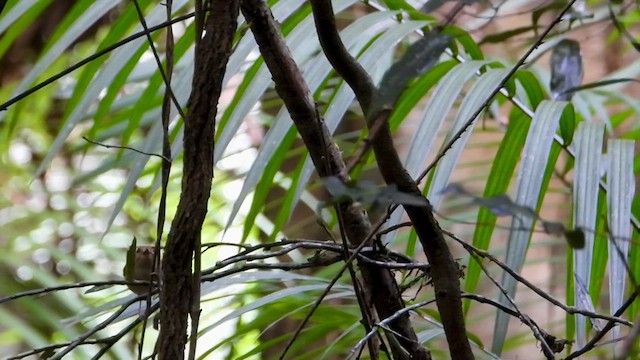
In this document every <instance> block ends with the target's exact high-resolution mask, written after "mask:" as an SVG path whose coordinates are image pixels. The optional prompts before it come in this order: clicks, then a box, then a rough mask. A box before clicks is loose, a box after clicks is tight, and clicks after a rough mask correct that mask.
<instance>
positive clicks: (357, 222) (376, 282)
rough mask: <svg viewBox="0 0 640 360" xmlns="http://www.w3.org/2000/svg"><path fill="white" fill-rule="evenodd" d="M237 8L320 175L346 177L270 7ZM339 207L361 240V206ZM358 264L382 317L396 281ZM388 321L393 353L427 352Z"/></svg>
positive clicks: (351, 235)
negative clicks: (395, 337) (396, 337)
mask: <svg viewBox="0 0 640 360" xmlns="http://www.w3.org/2000/svg"><path fill="white" fill-rule="evenodd" d="M242 12H243V14H244V16H245V17H246V18H247V21H248V22H249V23H250V24H251V30H252V32H253V34H254V37H255V38H256V42H257V43H258V46H259V47H260V52H261V53H262V56H263V58H264V60H265V63H266V64H267V67H268V68H269V70H270V71H271V75H272V77H273V80H274V82H275V86H276V91H277V92H278V94H279V95H280V97H281V98H282V99H283V101H284V103H285V106H286V107H287V109H288V110H289V113H290V115H291V118H292V119H293V121H294V123H295V126H296V128H297V129H298V132H299V133H300V135H301V137H302V139H303V141H304V142H305V145H306V147H307V149H308V150H309V154H310V155H311V159H312V160H313V163H314V165H315V167H316V169H317V171H318V173H319V174H320V176H321V177H326V176H337V177H338V178H340V179H341V180H343V181H348V177H347V175H346V171H345V164H344V161H343V159H342V157H341V154H340V150H339V149H338V147H337V145H336V144H335V142H334V141H333V139H332V138H331V134H330V133H329V130H328V129H327V127H326V125H325V123H324V120H323V119H322V118H321V116H320V114H319V112H318V110H317V108H316V104H315V102H314V100H313V96H312V94H311V91H310V90H309V88H308V86H307V84H306V82H305V81H304V78H303V77H302V74H301V72H300V69H299V68H298V66H297V65H296V63H295V61H294V60H293V57H292V56H291V53H290V51H289V49H288V48H287V46H286V44H285V42H284V39H283V38H282V35H281V33H280V30H279V29H278V27H277V25H276V22H275V20H274V19H273V15H272V14H271V11H270V10H269V8H268V7H267V5H266V4H265V3H264V2H263V1H262V0H244V1H243V3H242ZM339 207H340V209H339V210H340V213H341V215H342V216H343V219H344V224H345V226H344V227H345V231H346V234H347V237H348V239H349V242H350V243H351V244H353V245H359V244H361V243H362V242H363V241H364V240H365V239H366V237H367V234H369V232H370V231H371V223H370V222H369V219H368V218H367V216H366V215H365V213H364V211H363V210H362V209H360V208H359V207H357V206H354V205H353V204H352V203H341V204H339ZM360 268H361V271H362V274H363V278H364V280H365V281H364V282H365V285H364V288H365V291H366V292H367V293H368V294H366V295H369V296H371V299H372V301H373V303H374V305H375V308H376V311H377V313H378V315H379V316H380V317H381V318H387V317H389V316H391V315H392V314H394V313H395V312H397V311H398V310H400V309H402V308H403V303H402V299H401V297H400V292H399V290H398V287H397V284H396V282H395V279H394V278H393V276H392V274H391V273H390V272H389V270H388V269H381V268H377V267H375V266H370V265H366V264H362V263H361V264H360ZM391 326H392V328H393V330H394V331H395V332H396V333H398V334H401V336H399V337H398V341H397V342H396V341H392V342H391V345H392V351H393V354H394V356H395V357H396V358H398V359H403V358H407V355H406V352H408V353H409V354H410V355H409V356H411V358H413V359H427V358H429V354H428V352H427V351H426V350H425V349H424V348H422V347H421V346H420V345H419V344H417V341H416V340H417V337H416V335H415V332H414V331H413V329H412V328H411V323H410V321H409V317H408V315H406V314H405V315H404V316H400V317H399V318H397V319H396V320H395V321H394V322H393V323H392V325H391ZM398 343H399V344H400V345H401V346H402V347H404V349H402V348H401V347H400V346H398V345H397V344H398Z"/></svg>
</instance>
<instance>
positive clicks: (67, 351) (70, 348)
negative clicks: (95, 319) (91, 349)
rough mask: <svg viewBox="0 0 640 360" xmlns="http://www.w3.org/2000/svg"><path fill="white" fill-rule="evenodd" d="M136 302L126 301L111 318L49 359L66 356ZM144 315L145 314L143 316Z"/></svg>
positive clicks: (133, 300) (134, 300)
mask: <svg viewBox="0 0 640 360" xmlns="http://www.w3.org/2000/svg"><path fill="white" fill-rule="evenodd" d="M136 302H137V300H136V299H132V300H130V301H128V302H127V303H125V304H124V305H122V307H121V308H120V309H119V310H118V311H116V312H114V313H113V314H111V316H109V317H108V318H107V319H106V320H104V321H103V322H101V323H100V324H98V325H96V326H94V327H93V328H91V329H90V330H89V331H87V332H86V333H84V334H82V335H80V336H79V337H78V338H76V339H75V340H74V341H72V342H71V343H69V345H68V346H67V347H66V348H65V349H64V350H62V351H61V352H59V353H56V354H55V356H52V357H51V359H52V360H59V359H62V357H63V356H65V355H66V354H68V353H69V352H70V351H71V350H73V349H75V348H76V347H78V345H81V344H82V343H83V342H84V341H85V340H87V339H88V338H89V337H91V336H92V335H93V334H95V333H97V332H98V331H100V330H102V329H104V328H106V327H107V326H108V325H109V324H111V323H112V322H113V321H115V320H116V319H117V318H118V317H119V316H120V315H121V314H122V313H123V312H124V311H125V310H127V309H128V308H129V306H131V305H132V304H134V303H136ZM145 315H146V314H145Z"/></svg>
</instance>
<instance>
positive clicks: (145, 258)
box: [127, 245, 158, 295]
mask: <svg viewBox="0 0 640 360" xmlns="http://www.w3.org/2000/svg"><path fill="white" fill-rule="evenodd" d="M155 253H156V248H155V246H153V245H141V246H138V247H136V256H135V264H134V265H133V266H134V267H133V276H132V280H140V281H151V278H152V274H154V273H156V275H154V276H153V279H154V280H155V279H157V278H158V277H157V271H155V269H154V268H153V262H154V258H155ZM156 269H157V267H156ZM127 286H128V287H129V290H131V291H133V292H134V293H136V294H138V295H144V294H147V293H148V292H149V290H150V289H151V285H127Z"/></svg>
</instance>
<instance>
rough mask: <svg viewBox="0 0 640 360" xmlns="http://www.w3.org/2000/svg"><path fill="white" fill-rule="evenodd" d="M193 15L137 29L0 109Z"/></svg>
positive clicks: (25, 92)
mask: <svg viewBox="0 0 640 360" xmlns="http://www.w3.org/2000/svg"><path fill="white" fill-rule="evenodd" d="M193 15H194V14H193V13H190V14H186V15H181V16H177V17H175V18H174V19H173V20H171V22H164V23H162V24H158V25H156V26H152V27H150V28H149V31H144V30H143V31H139V32H137V33H135V34H133V35H131V36H128V37H126V38H124V39H122V40H120V41H118V42H116V43H114V44H113V45H110V46H107V47H106V48H104V49H102V50H100V51H98V52H97V53H95V54H93V55H91V56H88V57H87V58H85V59H83V60H80V61H78V62H77V63H75V64H74V65H71V66H69V67H68V68H66V69H64V70H62V71H60V72H59V73H57V74H55V75H52V76H51V77H49V78H48V79H46V80H43V81H42V82H40V83H38V84H36V85H34V86H32V87H31V88H29V89H28V90H26V91H24V92H22V93H20V94H18V95H16V96H14V97H12V98H11V99H9V100H7V101H5V102H4V103H2V104H0V111H6V110H7V109H8V108H9V106H11V105H13V104H15V103H17V102H18V101H21V100H22V99H24V98H26V97H28V96H29V95H32V94H33V93H35V92H36V91H38V90H40V89H42V88H44V87H46V86H47V85H50V84H52V83H54V82H56V81H58V80H59V79H60V78H62V77H64V76H65V75H68V74H70V73H72V72H74V71H76V70H78V69H79V68H81V67H83V66H84V65H86V64H88V63H90V62H92V61H93V60H95V59H97V58H99V57H102V56H104V55H106V54H108V53H110V52H112V51H113V50H115V49H117V48H119V47H121V46H122V45H125V44H127V43H130V42H132V41H134V40H136V39H138V38H140V37H143V36H145V35H146V34H147V33H148V32H149V33H151V32H154V31H158V30H160V29H163V28H165V27H167V26H170V25H173V24H176V23H179V22H181V21H184V20H188V19H190V18H192V17H193Z"/></svg>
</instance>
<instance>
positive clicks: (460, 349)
mask: <svg viewBox="0 0 640 360" xmlns="http://www.w3.org/2000/svg"><path fill="white" fill-rule="evenodd" d="M311 6H312V8H313V15H314V18H315V20H316V28H317V31H318V36H319V37H320V44H321V45H322V48H323V50H324V53H325V55H326V56H327V58H328V59H329V62H331V65H332V66H333V67H334V69H336V71H337V72H338V73H339V74H340V75H341V76H342V77H343V78H344V79H345V81H346V82H347V83H348V84H349V86H351V88H352V89H353V91H354V93H355V94H356V97H357V98H358V101H359V102H360V106H361V107H362V109H363V112H364V113H365V114H366V117H367V119H368V121H367V126H368V127H369V129H370V131H371V129H372V128H373V127H378V126H380V128H379V129H378V130H377V134H376V137H375V138H373V139H372V145H373V150H374V152H375V155H376V159H377V161H378V168H379V169H380V172H381V174H382V176H383V178H384V180H385V182H386V183H387V184H396V185H397V186H398V190H400V191H402V192H406V193H409V194H415V195H418V196H422V193H421V192H420V189H419V188H418V186H417V184H416V182H415V181H414V180H413V179H412V178H411V176H410V175H409V174H408V173H407V171H406V170H405V169H404V167H403V166H402V163H401V161H400V158H399V157H398V153H397V152H396V150H395V147H394V144H393V139H392V138H391V131H390V129H389V124H388V117H389V114H390V111H389V110H384V109H383V110H380V111H378V112H377V113H375V114H371V113H370V112H371V109H372V106H371V105H372V103H373V97H375V94H376V92H377V90H376V88H375V86H374V84H373V82H372V81H371V79H370V77H369V74H368V73H367V72H366V70H364V69H363V68H362V67H361V66H360V64H358V63H357V61H356V60H355V59H354V58H353V57H352V56H351V55H350V54H349V52H348V51H347V50H346V49H345V47H344V44H343V43H342V41H341V40H340V36H339V34H338V31H337V29H336V27H335V19H334V14H333V8H332V6H331V1H330V0H311ZM404 208H405V211H406V212H407V214H408V215H409V218H410V219H411V221H412V223H413V225H414V228H415V230H416V233H417V234H418V237H419V238H420V242H421V244H422V247H423V249H424V251H425V253H426V255H427V259H428V260H429V264H430V265H431V271H432V276H433V286H434V288H435V295H436V303H437V306H438V310H439V312H440V316H441V318H442V324H443V326H444V329H445V333H446V336H447V341H448V344H449V349H450V353H451V357H452V358H453V359H473V358H474V357H473V353H472V352H471V347H470V345H469V341H468V340H467V337H466V328H465V323H464V316H463V313H462V299H461V296H460V281H459V280H458V267H457V264H456V263H455V261H454V260H453V257H452V255H451V252H450V251H449V248H448V247H447V243H446V241H445V239H444V236H443V234H442V231H441V229H440V226H439V225H438V222H437V221H436V219H435V218H434V216H433V212H432V211H431V209H430V208H429V207H415V206H404Z"/></svg>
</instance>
